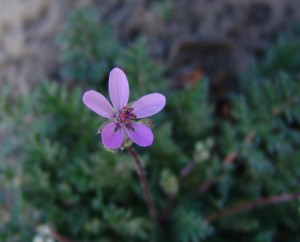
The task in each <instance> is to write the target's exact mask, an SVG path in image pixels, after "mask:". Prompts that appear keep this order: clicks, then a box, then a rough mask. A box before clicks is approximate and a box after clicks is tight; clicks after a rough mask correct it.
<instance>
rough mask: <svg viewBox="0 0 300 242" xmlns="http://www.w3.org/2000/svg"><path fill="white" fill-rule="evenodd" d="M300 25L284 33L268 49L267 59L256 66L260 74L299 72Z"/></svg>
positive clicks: (255, 68) (255, 70)
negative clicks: (292, 30) (290, 31)
mask: <svg viewBox="0 0 300 242" xmlns="http://www.w3.org/2000/svg"><path fill="white" fill-rule="evenodd" d="M299 69H300V27H299V26H298V28H295V30H294V32H293V33H288V34H287V33H282V34H281V36H280V37H279V38H278V41H277V42H276V44H275V45H274V46H273V47H271V48H270V49H268V50H267V53H266V57H265V59H264V60H263V61H262V62H261V63H259V64H257V65H255V66H254V72H256V73H257V74H258V76H261V75H262V76H276V75H277V73H278V72H288V73H290V74H295V73H299Z"/></svg>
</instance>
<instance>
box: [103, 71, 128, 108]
mask: <svg viewBox="0 0 300 242" xmlns="http://www.w3.org/2000/svg"><path fill="white" fill-rule="evenodd" d="M108 89H109V96H110V99H111V102H112V104H113V105H114V107H115V108H116V109H117V110H119V111H120V110H121V109H122V108H123V107H124V106H126V105H127V103H128V98H129V86H128V81H127V77H126V75H125V73H124V72H123V71H122V70H121V69H119V68H114V69H113V70H112V71H111V72H110V74H109V83H108Z"/></svg>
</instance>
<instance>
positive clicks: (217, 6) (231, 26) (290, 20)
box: [0, 0, 300, 92]
mask: <svg viewBox="0 0 300 242" xmlns="http://www.w3.org/2000/svg"><path fill="white" fill-rule="evenodd" d="M89 2H92V3H93V4H94V5H95V6H96V7H97V8H98V9H99V11H100V12H101V13H102V16H103V18H104V19H105V20H106V21H108V22H110V23H111V24H112V25H113V26H114V28H116V29H117V30H118V33H119V34H120V37H121V38H122V40H123V41H124V42H130V41H131V40H133V39H134V38H135V37H136V36H139V35H140V34H143V35H146V36H147V38H148V39H149V41H150V44H151V46H152V49H153V53H154V55H155V56H157V57H158V58H160V59H161V60H162V61H164V62H166V63H167V65H168V67H169V70H176V72H177V71H178V72H179V73H180V71H184V69H185V68H201V69H203V70H205V71H206V72H207V73H208V74H212V73H215V72H218V71H222V70H225V71H229V72H236V71H237V70H241V69H245V68H246V67H247V66H248V64H249V61H250V60H251V59H253V58H255V57H259V56H261V55H262V54H263V52H264V49H265V47H266V46H267V45H269V44H270V43H271V42H273V41H274V39H275V36H276V33H278V31H282V30H288V29H290V28H291V27H292V26H293V25H294V24H295V23H297V22H300V1H299V0H176V1H175V0H174V1H172V0H164V1H155V0H152V1H150V0H148V1H146V0H141V1H136V0H127V1H124V0H94V1H87V0H85V1H84V0H77V1H75V0H74V1H72V0H51V1H49V0H10V1H7V0H0V73H1V75H0V82H1V83H2V84H3V83H8V82H9V83H12V84H13V85H14V86H15V87H16V88H17V89H18V90H22V91H24V92H28V91H29V90H30V87H31V86H32V84H34V83H36V82H38V81H40V80H42V79H44V78H46V77H47V76H49V75H50V76H51V73H55V72H56V71H57V68H58V66H59V63H58V55H59V49H58V47H57V46H56V45H55V37H56V35H57V33H58V31H59V30H60V29H61V27H62V25H63V23H64V22H65V21H66V17H67V15H68V13H69V12H70V10H72V9H73V8H74V7H77V6H78V5H81V4H88V3H89Z"/></svg>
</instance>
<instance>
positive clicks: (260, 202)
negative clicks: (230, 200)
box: [207, 193, 300, 222]
mask: <svg viewBox="0 0 300 242" xmlns="http://www.w3.org/2000/svg"><path fill="white" fill-rule="evenodd" d="M298 198H300V193H291V194H281V195H274V196H269V197H264V198H260V199H257V200H253V201H249V202H246V203H243V204H239V205H236V206H233V207H230V208H227V209H225V210H223V211H220V212H217V213H215V214H212V215H210V216H209V217H207V220H208V221H209V222H215V221H216V220H219V219H221V218H224V217H228V216H232V215H235V214H239V213H243V212H246V211H249V210H252V209H254V208H257V207H262V206H266V205H269V204H276V203H283V202H289V201H292V200H295V199H298Z"/></svg>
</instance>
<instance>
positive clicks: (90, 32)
mask: <svg viewBox="0 0 300 242" xmlns="http://www.w3.org/2000/svg"><path fill="white" fill-rule="evenodd" d="M59 43H60V45H61V47H62V51H61V61H62V65H63V69H62V74H63V76H64V77H65V78H67V79H71V80H73V81H77V82H79V81H80V82H92V83H99V82H100V80H101V79H102V78H103V77H104V76H105V75H107V73H108V71H109V67H110V66H111V65H112V61H113V59H114V58H115V57H116V56H117V55H118V52H119V49H120V44H119V42H118V40H117V38H116V36H115V35H114V33H113V31H112V28H111V27H110V26H109V25H107V24H105V23H103V22H102V21H101V18H100V15H99V13H98V12H97V11H96V10H94V9H93V8H91V7H85V8H81V9H78V10H75V11H74V12H73V13H72V14H71V16H70V18H69V22H68V23H67V25H66V26H65V27H64V29H63V31H62V33H61V34H60V36H59ZM92 83H91V84H92Z"/></svg>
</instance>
